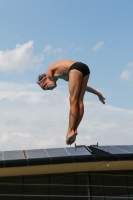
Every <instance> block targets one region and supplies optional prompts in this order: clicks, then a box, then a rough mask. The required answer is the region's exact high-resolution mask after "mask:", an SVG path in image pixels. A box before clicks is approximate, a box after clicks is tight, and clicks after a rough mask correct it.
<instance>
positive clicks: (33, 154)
mask: <svg viewBox="0 0 133 200" xmlns="http://www.w3.org/2000/svg"><path fill="white" fill-rule="evenodd" d="M25 153H26V156H27V158H29V159H31V158H48V155H47V153H46V151H45V150H44V149H33V150H26V151H25Z"/></svg>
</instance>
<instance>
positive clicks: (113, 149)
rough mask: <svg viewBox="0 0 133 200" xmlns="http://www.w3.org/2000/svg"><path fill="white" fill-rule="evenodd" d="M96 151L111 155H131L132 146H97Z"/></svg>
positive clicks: (132, 151)
mask: <svg viewBox="0 0 133 200" xmlns="http://www.w3.org/2000/svg"><path fill="white" fill-rule="evenodd" d="M98 149H100V150H103V151H105V152H108V153H111V154H132V153H133V146H132V145H113V146H99V147H98Z"/></svg>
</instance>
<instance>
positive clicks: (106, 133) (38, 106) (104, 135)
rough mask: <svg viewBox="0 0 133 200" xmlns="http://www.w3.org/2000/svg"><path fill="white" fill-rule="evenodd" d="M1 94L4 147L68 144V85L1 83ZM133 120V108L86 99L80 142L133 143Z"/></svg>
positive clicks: (0, 135)
mask: <svg viewBox="0 0 133 200" xmlns="http://www.w3.org/2000/svg"><path fill="white" fill-rule="evenodd" d="M11 91H12V93H11ZM19 91H21V92H19ZM86 95H88V94H86ZM0 97H1V98H0V111H1V115H0V150H13V149H35V148H53V147H63V146H66V144H65V136H66V132H67V127H68V117H69V94H68V91H67V87H66V88H63V89H62V88H61V89H55V90H53V91H43V90H41V89H40V88H39V86H38V85H37V84H36V85H35V84H25V85H24V84H22V85H21V84H11V83H2V82H0ZM88 97H89V95H88ZM132 119H133V110H126V109H121V108H116V107H113V106H109V105H103V104H101V103H100V102H99V101H97V102H95V101H93V102H92V101H89V100H88V101H85V115H84V118H83V120H82V122H81V124H80V126H79V129H78V136H77V140H76V144H77V145H80V144H84V145H90V144H96V143H97V142H98V143H99V144H100V145H109V144H131V143H132V132H133V120H132Z"/></svg>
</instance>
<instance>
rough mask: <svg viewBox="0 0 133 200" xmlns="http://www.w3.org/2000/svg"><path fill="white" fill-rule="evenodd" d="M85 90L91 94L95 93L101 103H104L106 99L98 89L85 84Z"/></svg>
mask: <svg viewBox="0 0 133 200" xmlns="http://www.w3.org/2000/svg"><path fill="white" fill-rule="evenodd" d="M86 92H90V93H93V94H95V95H97V96H98V98H99V100H100V101H101V102H102V103H103V104H105V100H106V99H105V98H104V97H103V95H102V94H101V93H100V92H99V91H97V90H95V89H94V88H91V87H90V86H86Z"/></svg>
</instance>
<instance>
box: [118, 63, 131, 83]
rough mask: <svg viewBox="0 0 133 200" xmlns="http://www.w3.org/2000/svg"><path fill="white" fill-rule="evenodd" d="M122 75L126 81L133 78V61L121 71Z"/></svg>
mask: <svg viewBox="0 0 133 200" xmlns="http://www.w3.org/2000/svg"><path fill="white" fill-rule="evenodd" d="M120 77H121V79H124V80H126V81H132V80H133V62H131V63H128V64H127V69H126V70H124V71H123V72H122V73H121V76H120Z"/></svg>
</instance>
